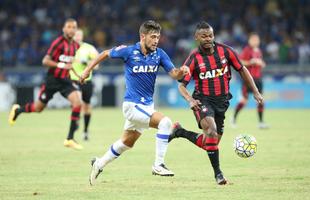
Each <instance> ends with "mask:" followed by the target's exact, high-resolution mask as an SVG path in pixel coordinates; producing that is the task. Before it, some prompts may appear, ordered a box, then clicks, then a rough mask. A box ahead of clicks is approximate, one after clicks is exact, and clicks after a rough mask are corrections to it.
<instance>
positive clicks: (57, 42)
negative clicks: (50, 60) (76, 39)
mask: <svg viewBox="0 0 310 200" xmlns="http://www.w3.org/2000/svg"><path fill="white" fill-rule="evenodd" d="M61 42H62V38H61V37H58V38H56V39H55V40H54V41H53V42H52V44H51V46H50V47H49V48H48V50H47V55H49V56H51V57H53V55H55V52H57V49H58V47H59V46H60V44H61Z"/></svg>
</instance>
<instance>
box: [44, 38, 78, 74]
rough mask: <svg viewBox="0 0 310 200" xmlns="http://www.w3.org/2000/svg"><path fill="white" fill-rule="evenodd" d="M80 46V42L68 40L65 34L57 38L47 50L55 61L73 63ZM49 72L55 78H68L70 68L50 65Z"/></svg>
mask: <svg viewBox="0 0 310 200" xmlns="http://www.w3.org/2000/svg"><path fill="white" fill-rule="evenodd" d="M78 48H79V44H78V43H77V42H75V41H74V40H72V41H68V39H66V38H65V37H64V36H59V37H58V38H56V39H55V40H54V41H53V42H52V44H51V46H50V47H49V49H48V51H47V55H49V56H50V57H51V59H52V60H53V61H55V62H63V63H72V62H73V59H74V55H75V52H76V51H77V49H78ZM48 74H49V75H52V76H54V77H55V78H61V79H64V78H68V77H69V70H68V69H62V68H57V67H50V68H49V70H48Z"/></svg>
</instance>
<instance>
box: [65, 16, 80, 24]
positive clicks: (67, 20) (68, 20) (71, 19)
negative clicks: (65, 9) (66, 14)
mask: <svg viewBox="0 0 310 200" xmlns="http://www.w3.org/2000/svg"><path fill="white" fill-rule="evenodd" d="M68 22H76V23H77V21H76V20H75V19H73V18H68V19H66V21H65V23H64V25H65V24H66V23H68Z"/></svg>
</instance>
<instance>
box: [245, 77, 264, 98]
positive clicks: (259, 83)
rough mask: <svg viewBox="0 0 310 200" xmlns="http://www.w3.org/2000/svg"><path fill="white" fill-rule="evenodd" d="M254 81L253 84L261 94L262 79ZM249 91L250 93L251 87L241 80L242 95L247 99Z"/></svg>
mask: <svg viewBox="0 0 310 200" xmlns="http://www.w3.org/2000/svg"><path fill="white" fill-rule="evenodd" d="M254 82H255V85H256V87H257V89H258V91H259V92H260V93H261V94H262V93H263V81H262V79H254ZM249 93H252V90H251V88H249V87H248V86H247V84H246V83H244V82H243V83H242V96H243V97H244V98H246V99H247V98H248V97H249Z"/></svg>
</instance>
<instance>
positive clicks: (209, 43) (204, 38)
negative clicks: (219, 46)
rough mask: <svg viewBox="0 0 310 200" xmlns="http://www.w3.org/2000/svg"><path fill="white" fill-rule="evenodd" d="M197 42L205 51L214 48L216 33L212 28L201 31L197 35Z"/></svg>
mask: <svg viewBox="0 0 310 200" xmlns="http://www.w3.org/2000/svg"><path fill="white" fill-rule="evenodd" d="M195 40H196V41H197V42H198V43H199V45H200V46H201V47H203V48H205V49H209V48H212V47H213V43H214V33H213V29H212V28H207V29H199V30H197V31H196V33H195Z"/></svg>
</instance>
